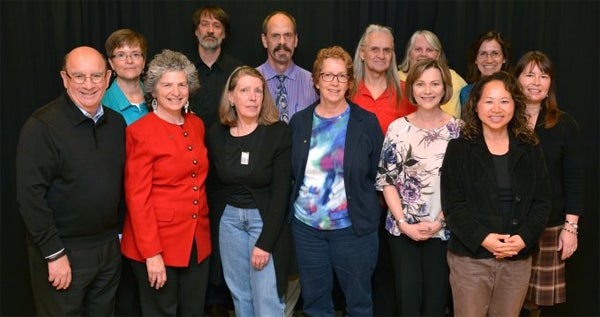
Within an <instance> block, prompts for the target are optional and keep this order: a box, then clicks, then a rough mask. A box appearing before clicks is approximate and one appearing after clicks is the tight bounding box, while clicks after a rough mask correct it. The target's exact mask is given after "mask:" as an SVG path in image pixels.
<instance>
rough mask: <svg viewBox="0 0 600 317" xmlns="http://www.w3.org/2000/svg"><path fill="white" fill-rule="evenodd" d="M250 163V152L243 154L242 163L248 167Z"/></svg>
mask: <svg viewBox="0 0 600 317" xmlns="http://www.w3.org/2000/svg"><path fill="white" fill-rule="evenodd" d="M248 161H250V152H242V159H241V161H240V163H241V164H242V165H248Z"/></svg>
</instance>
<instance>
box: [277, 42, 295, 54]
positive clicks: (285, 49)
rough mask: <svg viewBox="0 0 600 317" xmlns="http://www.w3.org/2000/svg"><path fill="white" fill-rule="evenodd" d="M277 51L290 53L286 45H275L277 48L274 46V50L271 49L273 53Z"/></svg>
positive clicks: (290, 50)
mask: <svg viewBox="0 0 600 317" xmlns="http://www.w3.org/2000/svg"><path fill="white" fill-rule="evenodd" d="M279 50H284V51H287V52H290V53H291V52H292V49H291V48H289V47H288V46H287V45H285V44H282V43H281V44H279V45H277V46H275V48H273V52H277V51H279Z"/></svg>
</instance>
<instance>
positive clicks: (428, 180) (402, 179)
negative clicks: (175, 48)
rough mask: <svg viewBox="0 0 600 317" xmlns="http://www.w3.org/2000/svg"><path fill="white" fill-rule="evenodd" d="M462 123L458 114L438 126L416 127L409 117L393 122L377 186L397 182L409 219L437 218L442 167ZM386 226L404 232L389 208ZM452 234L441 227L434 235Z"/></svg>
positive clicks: (404, 209)
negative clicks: (447, 148) (451, 142)
mask: <svg viewBox="0 0 600 317" xmlns="http://www.w3.org/2000/svg"><path fill="white" fill-rule="evenodd" d="M461 126H462V121H461V120H459V119H455V118H451V119H450V120H449V121H448V122H447V123H446V124H445V125H444V126H442V127H439V128H435V129H421V128H418V127H415V126H413V125H412V124H411V123H410V122H409V121H408V118H407V117H402V118H399V119H396V120H395V121H394V122H392V124H390V127H389V129H388V131H387V134H386V135H385V140H384V141H383V147H382V149H381V157H380V159H379V167H378V171H377V178H376V181H375V188H376V189H377V190H379V191H383V187H384V186H386V185H394V186H396V189H397V190H398V194H399V195H400V199H401V201H402V209H403V211H404V217H405V218H406V221H407V222H408V223H418V222H420V221H421V220H427V221H434V220H435V218H436V217H437V216H438V215H439V214H440V212H441V209H442V203H441V198H440V195H441V193H440V168H441V167H442V161H443V160H444V153H445V152H446V147H447V146H448V142H449V141H450V140H452V139H456V138H458V136H459V134H460V128H461ZM385 229H386V230H388V232H389V233H390V234H392V235H395V236H399V235H400V234H401V232H400V229H399V228H398V226H397V225H396V221H395V220H394V217H393V216H392V213H391V212H390V211H389V210H388V213H387V217H386V221H385ZM449 234H450V232H449V231H448V230H446V229H444V228H442V229H441V230H440V231H439V232H437V233H436V234H435V235H434V236H433V237H434V238H441V239H442V240H448V238H449V237H450V236H449Z"/></svg>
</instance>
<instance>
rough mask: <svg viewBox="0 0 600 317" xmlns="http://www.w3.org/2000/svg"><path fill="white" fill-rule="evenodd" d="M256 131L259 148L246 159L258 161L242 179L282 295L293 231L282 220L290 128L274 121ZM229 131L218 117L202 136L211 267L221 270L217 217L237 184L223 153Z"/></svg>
mask: <svg viewBox="0 0 600 317" xmlns="http://www.w3.org/2000/svg"><path fill="white" fill-rule="evenodd" d="M255 133H257V134H258V135H257V137H258V139H259V140H260V141H259V145H258V147H259V149H253V151H252V152H251V158H250V159H251V160H256V162H257V163H256V165H255V166H254V168H253V170H252V172H251V174H250V176H249V177H247V178H246V181H245V182H244V184H243V185H244V186H245V187H246V189H247V190H248V191H249V192H250V193H251V194H252V196H253V198H254V200H255V202H256V205H257V207H258V210H259V212H260V216H261V218H262V221H263V228H262V231H261V234H260V236H259V237H258V240H257V241H256V246H257V247H259V248H261V249H262V250H265V251H267V252H271V254H272V256H273V257H272V258H273V263H274V265H275V275H276V278H277V289H278V292H279V295H280V296H283V295H284V294H285V290H286V288H287V281H288V273H289V264H290V258H291V256H292V239H291V231H290V228H289V225H288V224H287V223H285V220H284V219H285V215H286V214H287V206H288V199H289V194H290V186H291V169H290V145H291V137H290V129H289V127H288V125H287V124H286V123H284V122H276V123H274V124H272V125H268V126H265V125H259V126H258V127H257V130H256V132H255ZM228 135H229V127H227V126H224V125H222V124H220V123H219V122H217V123H215V124H213V125H212V126H211V128H210V129H209V131H208V133H207V137H206V142H207V144H206V145H207V148H208V157H209V161H210V169H209V174H208V179H207V184H206V185H207V187H206V191H207V198H208V206H209V217H210V227H211V240H212V242H213V253H212V254H213V256H212V258H211V268H212V269H213V272H220V270H221V261H220V257H219V222H220V220H221V216H222V215H223V210H224V209H225V205H226V204H227V201H228V198H229V196H230V195H231V193H232V190H233V189H235V187H236V185H238V183H237V182H236V181H237V180H236V179H235V177H234V176H233V175H231V173H229V170H228V169H227V166H226V162H225V158H224V154H225V150H224V145H225V143H226V138H227V136H228ZM254 155H257V156H254Z"/></svg>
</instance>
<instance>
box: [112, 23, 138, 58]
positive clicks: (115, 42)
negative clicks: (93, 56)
mask: <svg viewBox="0 0 600 317" xmlns="http://www.w3.org/2000/svg"><path fill="white" fill-rule="evenodd" d="M125 45H128V46H136V45H139V47H140V49H141V50H142V54H144V56H148V55H147V54H148V43H147V42H146V38H145V37H144V36H143V35H142V34H141V33H138V32H136V31H134V30H131V29H119V30H116V31H114V32H112V33H111V34H110V35H109V36H108V38H107V39H106V43H104V48H105V49H106V56H108V58H111V56H112V55H113V52H114V51H115V50H116V49H117V48H119V47H123V46H125Z"/></svg>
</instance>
